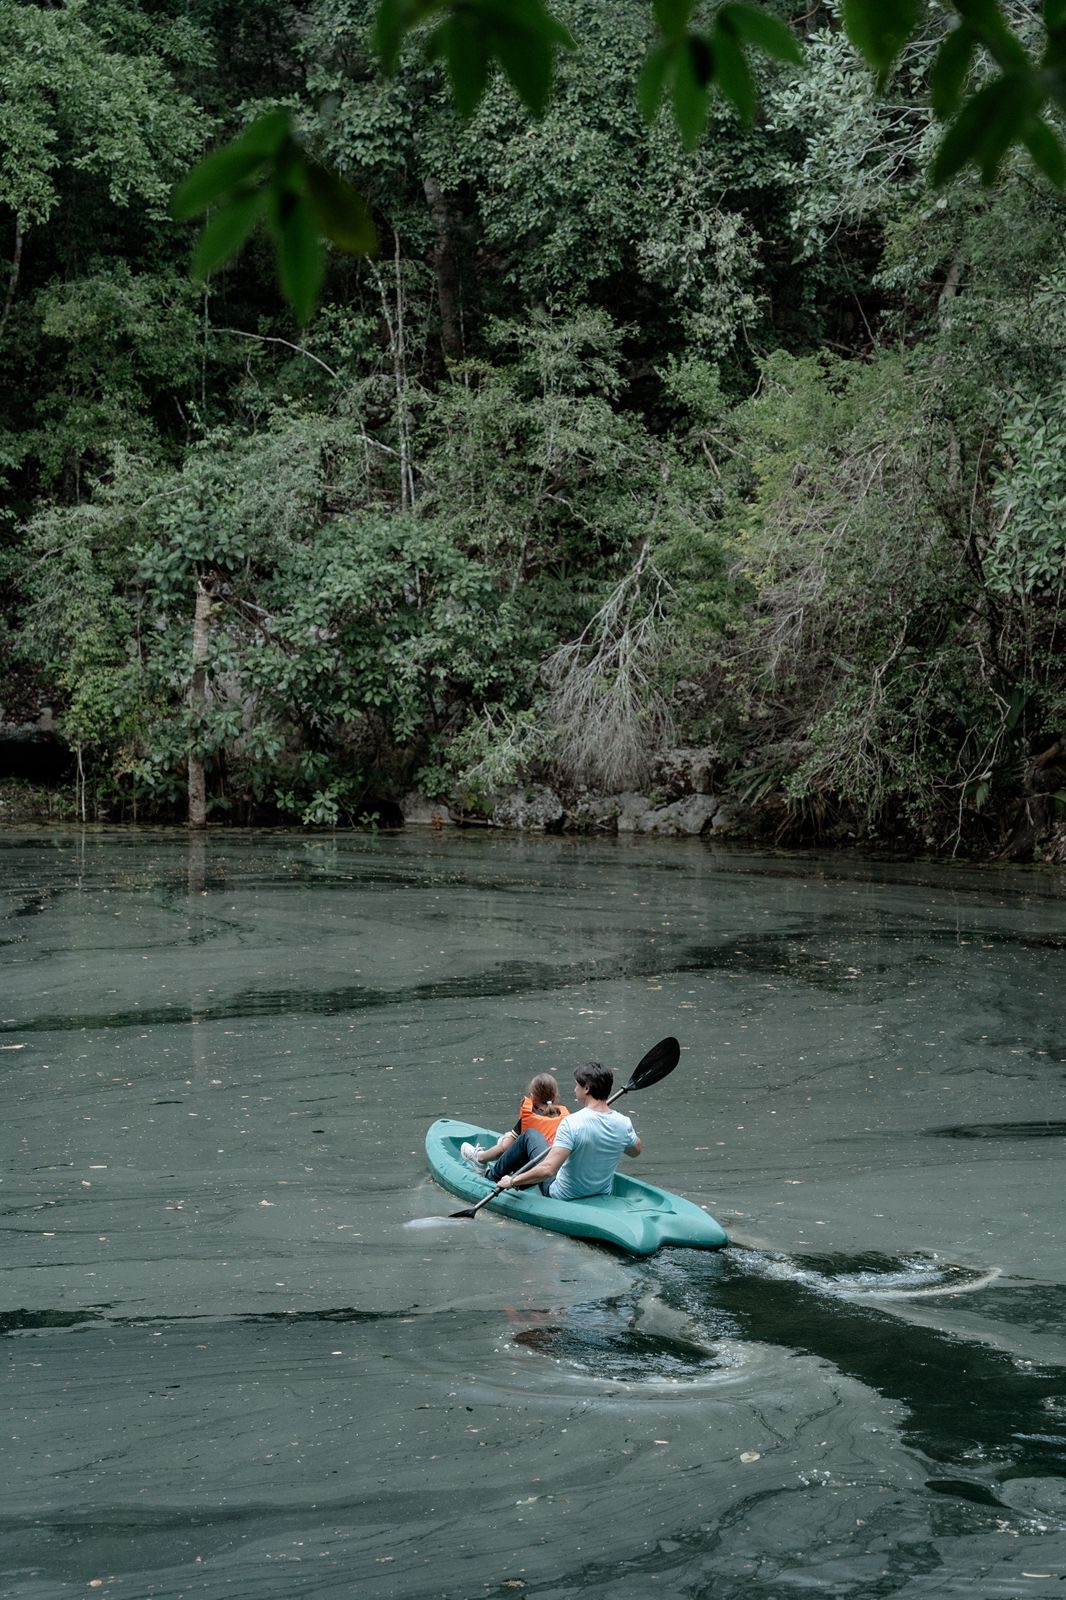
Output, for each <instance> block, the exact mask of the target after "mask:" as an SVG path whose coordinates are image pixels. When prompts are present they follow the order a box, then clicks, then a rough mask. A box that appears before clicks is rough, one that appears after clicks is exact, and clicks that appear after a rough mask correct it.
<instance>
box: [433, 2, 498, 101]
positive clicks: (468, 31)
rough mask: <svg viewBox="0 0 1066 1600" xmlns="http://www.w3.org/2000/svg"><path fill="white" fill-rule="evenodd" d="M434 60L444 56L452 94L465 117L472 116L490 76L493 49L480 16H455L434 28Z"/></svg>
mask: <svg viewBox="0 0 1066 1600" xmlns="http://www.w3.org/2000/svg"><path fill="white" fill-rule="evenodd" d="M426 55H427V56H428V57H429V58H430V60H432V59H434V58H435V57H438V58H439V57H443V59H444V60H445V62H446V63H447V67H448V76H449V77H450V78H451V81H452V95H453V98H454V100H455V105H456V109H457V111H458V112H459V115H460V116H462V117H472V116H473V115H474V112H475V111H476V110H477V108H478V102H479V101H480V99H481V96H482V95H483V94H484V93H485V85H486V84H487V83H488V80H489V59H490V58H489V52H488V48H487V42H486V39H485V36H484V33H483V31H482V29H481V27H480V26H479V23H478V21H477V18H476V17H471V16H467V15H459V16H453V17H452V18H450V20H449V21H447V22H442V23H441V25H440V27H439V28H436V29H434V31H433V33H432V34H431V35H430V37H429V40H428V42H427V44H426Z"/></svg>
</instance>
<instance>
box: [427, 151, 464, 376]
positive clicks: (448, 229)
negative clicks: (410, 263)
mask: <svg viewBox="0 0 1066 1600" xmlns="http://www.w3.org/2000/svg"><path fill="white" fill-rule="evenodd" d="M422 189H423V192H424V194H425V197H426V199H427V200H428V201H429V210H430V214H431V216H432V218H433V228H434V245H433V271H434V273H435V275H436V279H437V300H438V301H439V303H440V342H441V348H442V349H443V351H444V357H445V360H447V361H461V360H462V359H463V354H464V349H463V319H462V312H461V310H460V303H459V268H458V263H457V262H456V259H455V245H454V242H453V225H452V212H451V207H450V206H449V204H448V201H447V198H446V197H445V194H444V191H443V190H442V189H441V186H440V184H439V183H438V182H437V180H436V178H425V179H423V182H422Z"/></svg>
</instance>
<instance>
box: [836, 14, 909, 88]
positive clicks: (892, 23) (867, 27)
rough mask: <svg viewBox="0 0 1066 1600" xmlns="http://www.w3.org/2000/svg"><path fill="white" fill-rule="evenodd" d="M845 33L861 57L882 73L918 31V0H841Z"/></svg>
mask: <svg viewBox="0 0 1066 1600" xmlns="http://www.w3.org/2000/svg"><path fill="white" fill-rule="evenodd" d="M843 14H844V30H845V32H846V33H847V36H848V38H849V39H850V40H851V42H852V44H853V45H854V46H855V48H856V50H858V51H859V52H860V54H861V55H863V56H865V57H866V60H867V61H868V62H869V63H870V65H871V66H872V67H876V68H877V70H878V72H880V73H882V74H884V73H885V72H887V71H888V69H889V67H890V66H891V65H892V63H893V61H895V59H896V57H897V56H898V55H899V53H900V51H901V50H902V48H903V46H904V45H905V44H906V42H907V40H908V39H909V38H910V37H911V35H912V34H913V33H914V30H915V29H916V28H917V26H918V23H919V21H920V20H921V15H922V4H921V0H843Z"/></svg>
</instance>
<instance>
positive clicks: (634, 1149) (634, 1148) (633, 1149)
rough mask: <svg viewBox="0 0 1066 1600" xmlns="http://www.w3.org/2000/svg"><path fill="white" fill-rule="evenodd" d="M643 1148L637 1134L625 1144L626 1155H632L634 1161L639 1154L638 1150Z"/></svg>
mask: <svg viewBox="0 0 1066 1600" xmlns="http://www.w3.org/2000/svg"><path fill="white" fill-rule="evenodd" d="M643 1148H644V1146H643V1145H642V1144H641V1142H640V1136H639V1135H637V1137H636V1138H635V1139H634V1140H633V1143H632V1144H627V1145H626V1155H627V1156H632V1157H633V1160H634V1161H635V1160H636V1159H637V1157H638V1156H639V1155H640V1152H641V1151H642V1150H643Z"/></svg>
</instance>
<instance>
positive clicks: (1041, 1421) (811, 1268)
mask: <svg viewBox="0 0 1066 1600" xmlns="http://www.w3.org/2000/svg"><path fill="white" fill-rule="evenodd" d="M730 1257H731V1259H729V1260H728V1261H727V1262H726V1264H725V1270H724V1271H716V1272H714V1273H713V1274H708V1273H707V1272H706V1268H705V1267H704V1265H703V1263H702V1262H701V1261H700V1259H699V1258H698V1257H696V1258H695V1259H694V1260H693V1261H692V1263H691V1265H690V1267H689V1269H688V1271H687V1272H686V1273H685V1274H684V1276H683V1278H682V1279H681V1280H680V1282H681V1285H682V1288H683V1296H684V1302H685V1303H687V1304H692V1303H693V1302H695V1303H697V1304H698V1303H701V1302H702V1301H703V1300H706V1301H707V1302H708V1303H710V1304H712V1305H713V1306H714V1308H715V1312H716V1313H719V1314H720V1313H721V1312H725V1313H726V1314H727V1315H728V1316H729V1317H730V1318H731V1319H732V1320H733V1321H734V1322H735V1323H736V1325H737V1327H738V1328H739V1329H740V1330H741V1333H742V1336H744V1337H747V1338H751V1339H757V1340H759V1341H761V1342H763V1343H765V1344H772V1345H778V1346H780V1347H782V1348H784V1349H786V1350H789V1351H792V1352H795V1353H799V1354H803V1355H810V1356H816V1357H818V1358H819V1359H821V1360H823V1361H829V1362H831V1363H832V1364H833V1365H834V1366H835V1367H836V1368H837V1369H838V1370H839V1371H840V1372H843V1373H845V1374H847V1376H849V1377H851V1378H855V1379H857V1380H858V1381H859V1382H860V1383H863V1384H865V1385H866V1386H867V1387H868V1388H871V1389H874V1390H876V1391H877V1392H878V1393H879V1394H881V1395H883V1396H885V1398H886V1399H890V1400H896V1401H899V1402H901V1403H902V1404H903V1405H905V1406H906V1408H907V1413H908V1414H907V1417H906V1419H905V1420H904V1421H903V1422H902V1424H901V1433H902V1435H903V1437H904V1439H905V1440H906V1441H907V1442H908V1443H909V1444H911V1445H913V1446H914V1447H916V1448H917V1449H919V1450H921V1451H922V1452H923V1453H924V1454H925V1455H926V1456H927V1457H929V1459H930V1460H932V1461H936V1462H939V1463H943V1464H944V1465H949V1464H950V1465H952V1466H956V1467H960V1466H966V1465H970V1466H973V1467H977V1466H980V1465H991V1466H997V1467H998V1468H999V1469H1000V1470H999V1473H998V1476H1000V1477H1001V1478H1006V1477H1013V1476H1018V1475H1024V1476H1037V1475H1047V1476H1056V1477H1063V1476H1066V1369H1064V1368H1061V1367H1056V1366H1051V1365H1048V1366H1037V1365H1035V1364H1030V1363H1027V1362H1021V1361H1019V1360H1017V1359H1016V1358H1015V1357H1013V1356H1011V1355H1010V1354H1008V1353H1006V1352H1005V1351H1002V1350H998V1349H995V1348H994V1347H993V1346H992V1345H989V1344H986V1343H983V1342H982V1341H980V1340H976V1339H970V1338H966V1337H964V1336H961V1335H959V1334H957V1333H947V1332H941V1331H940V1330H938V1329H935V1328H929V1327H922V1326H918V1325H915V1324H912V1323H910V1322H907V1321H904V1320H903V1319H901V1318H900V1317H898V1316H894V1315H892V1314H891V1313H890V1312H888V1311H885V1310H881V1309H880V1308H879V1307H878V1306H877V1305H876V1304H871V1303H870V1301H869V1299H868V1298H866V1299H865V1300H864V1298H863V1297H864V1296H866V1297H869V1296H870V1295H876V1294H877V1292H878V1289H879V1285H880V1284H882V1283H883V1284H884V1285H885V1286H886V1287H887V1288H888V1290H889V1292H890V1293H891V1292H892V1291H893V1286H894V1285H898V1282H899V1279H900V1276H901V1275H902V1274H905V1273H906V1272H907V1271H908V1266H907V1263H905V1262H902V1261H898V1260H892V1259H890V1258H886V1257H880V1256H877V1257H862V1258H844V1257H836V1256H828V1257H816V1256H812V1257H805V1258H801V1259H800V1260H799V1261H798V1262H797V1263H795V1267H796V1268H797V1269H798V1270H797V1271H795V1272H793V1271H789V1270H786V1271H783V1272H779V1273H778V1272H775V1271H774V1270H773V1267H774V1263H773V1262H772V1260H770V1259H769V1258H765V1257H759V1256H758V1255H757V1253H755V1252H748V1251H734V1252H730ZM768 1264H769V1268H770V1270H767V1265H768ZM778 1265H780V1264H778ZM677 1282H678V1280H677V1279H675V1280H674V1283H673V1284H672V1285H664V1290H663V1292H664V1296H665V1297H669V1296H670V1293H671V1290H672V1291H673V1293H675V1294H676V1292H677ZM931 1287H932V1288H933V1289H934V1291H935V1287H936V1286H935V1285H932V1286H931ZM916 1288H918V1291H919V1292H926V1291H925V1290H923V1289H922V1288H921V1285H920V1282H919V1281H918V1278H917V1277H916ZM943 1292H944V1294H945V1295H947V1294H950V1293H952V1292H954V1291H953V1285H952V1278H951V1277H949V1276H946V1277H945V1281H944V1284H943ZM1005 1292H1006V1291H1001V1292H1000V1293H1001V1294H1002V1293H1005ZM1055 1293H1056V1294H1057V1296H1058V1298H1059V1304H1060V1321H1061V1316H1062V1315H1066V1290H1063V1289H1058V1290H1056V1291H1055Z"/></svg>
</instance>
